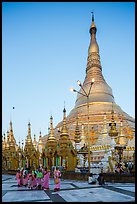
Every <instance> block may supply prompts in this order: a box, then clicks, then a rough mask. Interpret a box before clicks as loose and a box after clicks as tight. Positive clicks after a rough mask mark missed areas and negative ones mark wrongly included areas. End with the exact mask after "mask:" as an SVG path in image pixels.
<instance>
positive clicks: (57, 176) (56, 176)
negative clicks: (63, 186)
mask: <svg viewBox="0 0 137 204" xmlns="http://www.w3.org/2000/svg"><path fill="white" fill-rule="evenodd" d="M59 177H61V172H60V171H55V173H54V179H55V178H58V179H59V183H58V184H55V186H54V189H60V178H59Z"/></svg>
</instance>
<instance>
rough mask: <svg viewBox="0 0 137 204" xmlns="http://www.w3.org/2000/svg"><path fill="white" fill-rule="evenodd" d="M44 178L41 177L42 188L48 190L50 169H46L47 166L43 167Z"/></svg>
mask: <svg viewBox="0 0 137 204" xmlns="http://www.w3.org/2000/svg"><path fill="white" fill-rule="evenodd" d="M43 174H44V178H43V186H42V187H43V189H44V190H49V179H50V171H48V170H47V167H45V171H43Z"/></svg>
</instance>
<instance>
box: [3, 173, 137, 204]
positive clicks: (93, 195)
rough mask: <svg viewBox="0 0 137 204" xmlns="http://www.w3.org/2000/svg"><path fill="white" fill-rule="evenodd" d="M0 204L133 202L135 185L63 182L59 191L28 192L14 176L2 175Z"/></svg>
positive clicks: (52, 188) (51, 184)
mask: <svg viewBox="0 0 137 204" xmlns="http://www.w3.org/2000/svg"><path fill="white" fill-rule="evenodd" d="M2 202H135V183H109V182H107V183H106V184H105V185H103V186H100V185H99V184H88V182H86V181H76V180H63V179H61V189H60V191H58V192H54V181H53V179H52V178H51V179H50V190H49V191H44V190H29V189H28V188H27V187H24V186H23V187H18V186H17V181H16V179H15V176H14V175H2Z"/></svg>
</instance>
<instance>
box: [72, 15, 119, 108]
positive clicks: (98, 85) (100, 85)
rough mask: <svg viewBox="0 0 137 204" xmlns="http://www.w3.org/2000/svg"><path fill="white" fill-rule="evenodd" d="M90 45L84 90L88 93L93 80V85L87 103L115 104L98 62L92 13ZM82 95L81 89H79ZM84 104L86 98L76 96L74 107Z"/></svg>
mask: <svg viewBox="0 0 137 204" xmlns="http://www.w3.org/2000/svg"><path fill="white" fill-rule="evenodd" d="M89 32H90V37H91V38H90V45H89V48H88V58H87V67H86V77H85V80H84V83H83V88H84V90H85V91H86V92H87V93H88V92H89V88H90V85H91V83H92V79H93V78H94V84H93V87H92V91H91V92H90V95H89V102H113V103H114V102H115V101H114V96H113V94H112V89H111V87H110V86H109V85H108V84H107V83H106V81H105V79H104V77H103V74H102V66H101V62H100V55H99V46H98V43H97V40H96V32H97V28H96V25H95V22H94V13H93V12H92V23H91V26H90V30H89ZM79 92H81V93H83V90H82V88H81V89H80V91H79ZM84 103H86V98H85V97H84V96H81V95H80V94H78V95H77V100H76V106H78V105H82V104H84Z"/></svg>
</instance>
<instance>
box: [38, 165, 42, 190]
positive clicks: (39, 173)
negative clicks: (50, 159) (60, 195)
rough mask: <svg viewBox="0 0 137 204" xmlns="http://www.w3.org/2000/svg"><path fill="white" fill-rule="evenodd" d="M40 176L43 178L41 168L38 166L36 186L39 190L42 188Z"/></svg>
mask: <svg viewBox="0 0 137 204" xmlns="http://www.w3.org/2000/svg"><path fill="white" fill-rule="evenodd" d="M42 178H43V174H42V169H41V168H39V169H38V173H37V188H38V189H39V190H40V189H42Z"/></svg>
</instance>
